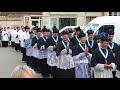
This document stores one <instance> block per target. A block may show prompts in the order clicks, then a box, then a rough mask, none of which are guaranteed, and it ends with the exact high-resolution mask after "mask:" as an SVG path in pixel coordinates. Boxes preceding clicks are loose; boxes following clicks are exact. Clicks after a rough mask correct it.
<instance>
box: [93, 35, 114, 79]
mask: <svg viewBox="0 0 120 90" xmlns="http://www.w3.org/2000/svg"><path fill="white" fill-rule="evenodd" d="M108 45H109V39H108V38H107V37H102V38H101V42H100V45H99V46H98V49H96V50H95V51H94V53H93V55H92V59H91V66H92V67H94V78H113V74H112V70H113V69H115V68H116V65H115V63H114V62H115V58H114V56H113V53H112V52H111V50H110V49H108Z"/></svg>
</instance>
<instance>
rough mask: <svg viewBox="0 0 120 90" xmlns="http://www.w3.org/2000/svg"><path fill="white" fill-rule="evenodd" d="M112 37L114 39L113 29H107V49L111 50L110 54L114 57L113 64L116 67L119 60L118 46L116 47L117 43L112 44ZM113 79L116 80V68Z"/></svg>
mask: <svg viewBox="0 0 120 90" xmlns="http://www.w3.org/2000/svg"><path fill="white" fill-rule="evenodd" d="M113 37H114V30H113V29H109V32H108V39H109V40H110V41H109V45H108V49H110V50H111V52H112V53H113V56H114V63H115V64H116V65H117V61H118V59H119V52H120V49H119V46H118V45H117V43H115V42H113ZM112 73H113V78H116V76H115V74H116V68H115V69H114V70H113V72H112Z"/></svg>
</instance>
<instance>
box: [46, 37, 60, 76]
mask: <svg viewBox="0 0 120 90" xmlns="http://www.w3.org/2000/svg"><path fill="white" fill-rule="evenodd" d="M53 37H54V36H53ZM53 37H52V35H51V36H50V37H49V38H48V39H47V43H48V47H49V46H54V45H55V46H56V45H57V43H58V42H60V41H62V38H60V37H58V41H57V43H56V42H55V41H54V39H55V40H56V39H57V37H54V39H53ZM53 51H56V48H55V49H53ZM50 73H51V75H52V76H53V78H56V74H57V66H50Z"/></svg>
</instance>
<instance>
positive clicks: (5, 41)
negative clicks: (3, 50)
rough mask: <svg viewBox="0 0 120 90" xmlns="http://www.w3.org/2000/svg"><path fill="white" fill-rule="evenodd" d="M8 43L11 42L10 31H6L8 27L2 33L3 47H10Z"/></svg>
mask: <svg viewBox="0 0 120 90" xmlns="http://www.w3.org/2000/svg"><path fill="white" fill-rule="evenodd" d="M8 41H9V35H8V31H7V30H6V27H4V30H3V31H2V47H8Z"/></svg>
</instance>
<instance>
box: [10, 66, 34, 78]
mask: <svg viewBox="0 0 120 90" xmlns="http://www.w3.org/2000/svg"><path fill="white" fill-rule="evenodd" d="M35 77H36V73H35V71H34V70H32V69H31V68H30V67H28V66H26V65H18V66H17V67H16V68H15V69H14V70H13V72H12V74H11V78H35Z"/></svg>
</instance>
